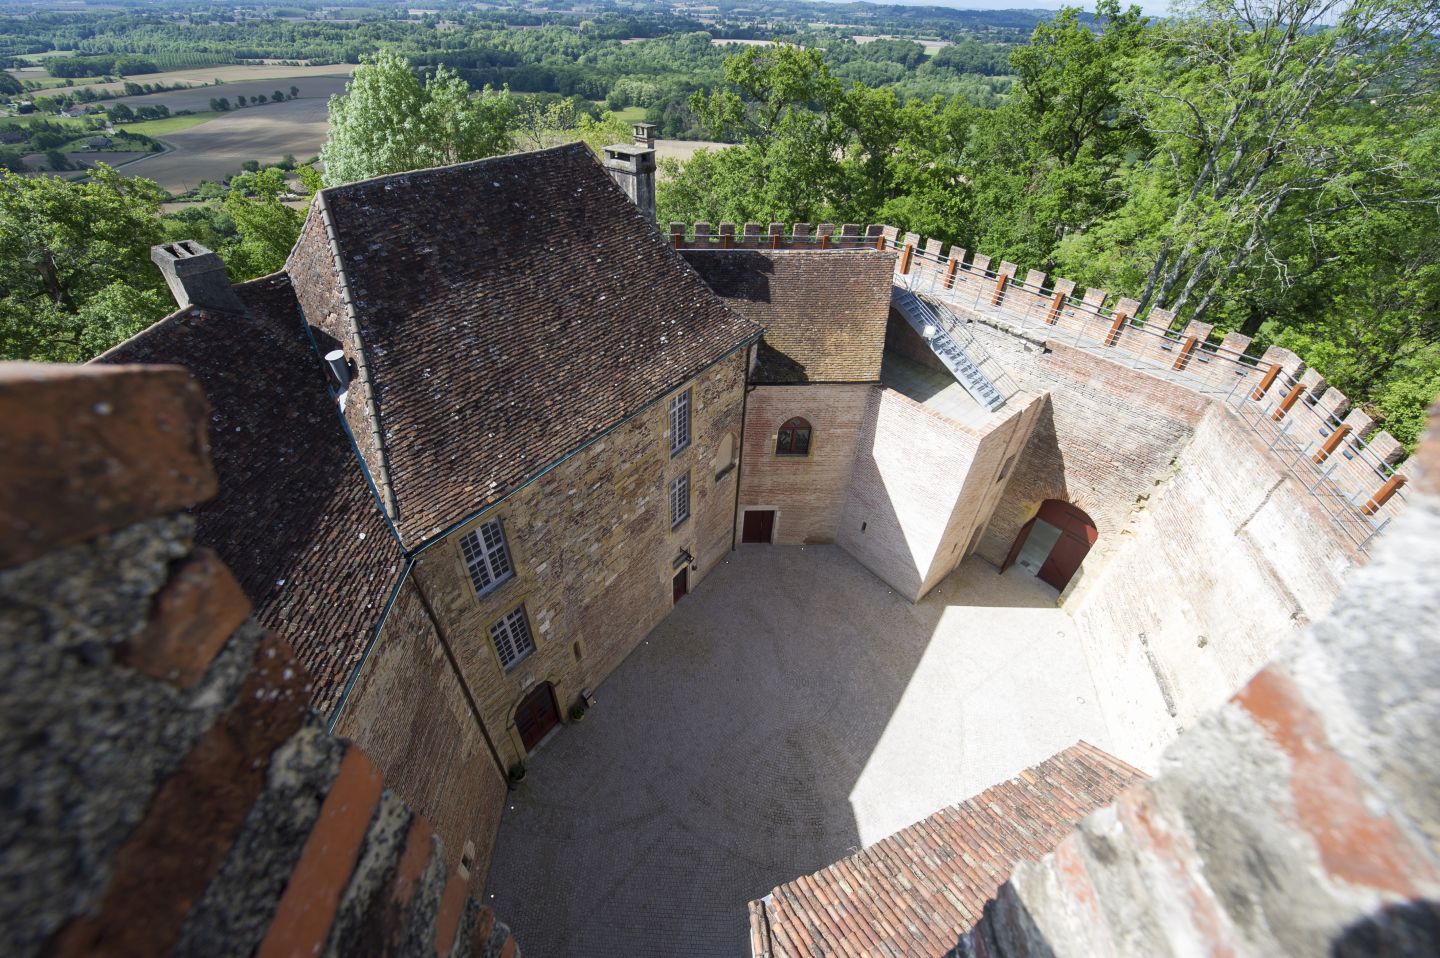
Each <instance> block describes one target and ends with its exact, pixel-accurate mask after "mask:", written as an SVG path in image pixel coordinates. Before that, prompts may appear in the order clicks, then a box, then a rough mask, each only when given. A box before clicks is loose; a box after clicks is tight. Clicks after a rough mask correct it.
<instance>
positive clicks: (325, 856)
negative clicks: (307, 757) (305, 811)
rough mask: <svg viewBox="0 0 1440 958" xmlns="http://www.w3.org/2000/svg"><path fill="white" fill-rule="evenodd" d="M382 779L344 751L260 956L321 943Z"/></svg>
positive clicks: (311, 949)
mask: <svg viewBox="0 0 1440 958" xmlns="http://www.w3.org/2000/svg"><path fill="white" fill-rule="evenodd" d="M383 784H384V782H383V779H382V778H381V776H380V773H379V772H378V771H376V770H375V767H374V766H373V765H372V764H371V763H370V760H369V759H368V758H366V757H365V753H363V752H361V751H360V750H359V749H357V748H351V749H350V750H349V751H347V752H346V753H345V758H344V759H343V760H342V761H341V763H340V772H339V774H338V775H336V777H335V781H334V782H333V783H332V784H331V786H330V791H329V794H327V795H326V796H325V803H324V804H323V805H322V806H321V809H320V818H319V820H317V821H316V822H315V827H314V829H313V830H312V831H311V833H310V837H309V838H308V839H307V840H306V842H305V847H304V850H303V851H302V852H301V854H300V860H299V861H298V862H297V863H296V865H295V869H294V871H293V872H291V875H290V882H289V884H288V885H287V886H286V888H285V893H284V895H282V896H281V898H280V904H279V905H278V906H277V907H276V909H275V915H274V918H273V919H272V920H271V922H270V927H269V929H268V930H267V931H266V933H265V938H264V940H263V941H262V942H261V943H260V948H259V952H258V954H259V956H260V958H281V956H289V955H310V954H315V953H317V952H318V951H319V949H320V947H321V946H322V945H323V944H324V943H325V939H326V937H327V936H328V935H329V933H330V925H331V922H332V921H333V920H334V917H335V910H336V908H337V907H338V906H339V904H340V895H341V893H342V892H343V891H344V889H345V886H346V884H347V883H348V882H349V880H350V873H351V871H352V870H353V869H354V867H355V861H356V859H357V857H358V856H359V854H360V846H361V843H362V842H363V841H364V838H365V832H366V829H367V828H369V825H370V819H371V817H372V816H373V815H374V813H375V806H376V803H377V802H378V801H379V799H380V790H381V788H382V787H383Z"/></svg>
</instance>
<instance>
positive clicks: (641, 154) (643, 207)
mask: <svg viewBox="0 0 1440 958" xmlns="http://www.w3.org/2000/svg"><path fill="white" fill-rule="evenodd" d="M631 129H632V130H633V132H634V134H635V142H634V143H633V144H632V143H617V144H615V145H614V146H607V147H605V171H606V172H607V173H609V174H610V177H611V179H613V180H614V181H615V182H616V183H618V184H620V188H621V189H622V190H624V191H625V195H626V196H628V197H630V201H631V202H632V203H634V204H635V205H636V206H638V207H639V208H640V212H641V213H644V214H645V217H646V219H649V220H654V219H655V124H653V123H636V124H635V125H634V126H633V127H632V128H631Z"/></svg>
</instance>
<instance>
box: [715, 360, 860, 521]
mask: <svg viewBox="0 0 1440 958" xmlns="http://www.w3.org/2000/svg"><path fill="white" fill-rule="evenodd" d="M874 392H875V387H874V386H870V385H866V384H830V385H814V386H756V387H754V388H752V389H751V390H750V393H749V395H748V396H747V397H746V401H745V449H744V455H743V456H742V465H741V470H740V471H741V476H740V509H741V514H742V518H741V519H740V521H741V522H742V523H743V521H744V519H743V513H744V510H745V509H747V508H753V509H774V510H775V513H776V514H775V539H774V541H775V543H776V544H777V545H801V544H803V543H807V542H833V541H835V535H836V532H837V531H838V528H839V523H840V515H841V513H842V512H843V510H844V508H845V497H846V490H847V489H848V488H849V485H850V472H851V469H852V468H853V466H854V463H855V454H856V445H857V443H858V442H859V440H860V432H861V427H862V423H863V420H864V417H865V415H866V408H867V405H868V404H869V402H870V400H871V397H872V395H873V394H874ZM796 416H799V417H801V418H803V419H805V420H807V421H809V423H810V426H811V429H812V430H813V432H812V433H811V439H810V454H809V455H808V456H777V455H776V454H775V440H776V438H777V436H778V434H779V432H780V427H781V426H782V425H784V424H785V423H786V422H787V421H789V420H790V419H792V418H794V417H796Z"/></svg>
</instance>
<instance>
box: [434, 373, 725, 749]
mask: <svg viewBox="0 0 1440 958" xmlns="http://www.w3.org/2000/svg"><path fill="white" fill-rule="evenodd" d="M745 365H746V357H745V355H744V354H743V353H736V354H734V355H732V356H730V357H729V358H728V359H726V360H724V361H722V362H721V363H719V364H717V365H715V366H713V367H711V368H710V369H709V370H707V371H706V372H704V373H702V374H701V375H700V376H698V377H697V378H696V379H695V380H692V381H691V383H690V384H688V386H687V387H686V388H691V389H692V390H693V392H692V398H691V409H692V429H691V443H690V446H689V447H688V448H686V449H685V450H683V451H682V452H680V453H679V454H678V455H676V456H674V457H671V456H670V452H669V449H670V444H669V433H668V408H669V404H668V398H669V397H664V398H662V399H661V400H660V401H658V402H656V403H654V404H652V405H650V406H648V407H646V408H645V409H644V410H642V411H641V412H640V413H639V414H637V415H636V416H635V417H633V418H632V419H630V420H628V421H627V422H625V423H623V424H621V425H620V426H618V427H616V428H615V429H614V430H612V431H611V432H609V433H607V434H605V435H603V436H602V437H600V438H599V439H598V440H597V441H595V442H594V443H592V444H591V445H589V446H586V447H585V448H583V449H581V450H580V451H578V452H577V453H575V454H574V455H573V456H571V457H570V458H569V459H566V460H564V461H562V462H561V463H559V464H558V465H557V466H556V467H555V468H553V469H551V470H550V471H549V472H547V473H545V474H544V475H542V476H540V477H539V478H538V479H536V480H535V481H534V482H531V483H530V484H529V485H526V486H524V487H522V488H520V489H518V490H516V491H515V492H514V493H512V494H511V495H510V496H509V497H507V498H506V499H505V500H503V501H502V502H500V503H499V504H498V505H497V506H496V507H495V508H493V509H491V510H488V511H487V512H486V513H484V514H483V515H481V516H479V517H477V518H476V519H475V520H474V521H473V522H472V523H471V524H469V525H467V526H466V527H463V528H461V529H458V530H456V532H455V533H453V534H452V535H450V536H449V537H448V538H446V539H445V540H444V541H443V542H440V543H438V544H436V545H435V546H433V547H432V548H429V549H427V550H426V551H425V552H423V553H422V554H421V555H420V556H419V557H418V558H417V559H416V562H415V566H414V569H413V571H412V575H413V576H414V578H415V581H416V583H417V584H418V586H419V587H420V589H421V590H423V592H424V593H425V595H426V596H428V598H429V600H430V602H431V604H432V607H433V609H434V611H435V614H436V617H437V621H438V623H439V625H440V627H441V629H442V631H443V632H444V633H445V634H446V635H448V636H449V640H450V642H451V643H452V646H453V648H454V651H455V656H456V659H457V661H458V663H459V667H460V674H461V675H462V676H463V678H464V681H465V682H466V684H468V686H469V687H470V689H471V690H472V692H473V694H474V697H475V700H476V702H477V704H478V706H479V709H480V712H481V715H482V716H483V717H484V720H485V727H486V728H487V729H489V730H490V734H491V736H492V738H493V739H494V740H495V745H496V748H497V749H498V750H499V752H500V755H501V758H502V759H503V761H504V763H505V765H506V767H507V768H508V767H510V766H511V765H513V764H514V763H516V762H518V761H520V760H521V759H522V758H523V757H524V754H525V751H524V747H523V745H522V743H521V741H520V737H519V734H518V732H517V731H516V728H515V722H514V712H515V708H516V706H517V705H518V704H519V703H520V700H521V699H522V698H523V697H524V695H525V694H526V692H528V691H529V690H531V689H532V688H534V687H536V686H537V685H539V684H540V683H543V682H550V683H551V684H552V685H553V686H554V690H555V696H556V699H557V702H558V704H559V707H560V710H561V714H562V716H563V715H565V714H566V713H567V712H568V710H569V708H570V706H571V705H573V704H574V703H575V702H576V701H577V700H578V698H579V696H580V694H581V692H582V690H585V689H595V688H596V687H597V686H598V685H599V684H600V682H601V681H602V680H604V678H605V677H606V676H607V675H609V674H610V672H611V671H612V670H614V668H615V667H616V666H617V665H619V664H620V662H621V661H622V660H623V659H624V658H625V656H626V655H628V654H629V653H630V651H631V649H633V648H634V647H635V645H636V643H638V642H639V641H640V640H641V639H642V638H644V636H645V635H646V634H647V633H648V632H649V631H650V630H651V629H652V628H653V627H654V626H655V625H656V623H658V622H659V621H660V620H661V619H662V618H663V617H664V616H665V615H666V613H668V611H669V610H670V608H671V606H672V596H671V580H672V578H673V577H674V575H675V572H676V570H677V561H679V560H681V558H682V554H684V553H688V554H689V555H690V556H691V557H693V558H694V560H695V561H694V563H693V564H691V571H690V588H691V589H693V588H695V587H696V586H697V585H699V584H700V583H701V582H702V581H703V579H704V577H705V575H706V574H707V573H708V572H709V570H710V569H711V568H713V567H714V566H715V565H716V564H717V563H718V562H719V561H720V560H721V558H722V557H723V555H724V552H725V551H726V550H728V549H729V546H730V530H731V528H732V516H733V515H734V512H733V510H734V505H735V498H734V497H735V483H736V470H733V469H732V470H728V471H725V472H724V473H723V474H721V475H720V476H719V478H717V477H716V473H717V471H718V470H717V469H716V467H715V457H716V454H717V450H718V449H719V448H720V446H721V442H722V438H723V437H724V435H725V434H727V433H732V434H734V435H736V436H738V435H739V432H740V420H741V404H742V401H743V390H744V375H745ZM687 470H688V471H689V473H690V508H691V517H690V519H689V520H687V521H686V522H684V523H682V524H681V525H680V526H679V527H678V528H675V529H672V528H671V525H670V502H669V486H670V482H671V480H672V479H673V478H674V477H676V476H678V475H680V474H681V473H683V472H685V471H687ZM497 517H498V518H499V519H500V520H501V521H502V523H503V526H504V530H505V535H506V539H507V542H508V545H509V549H510V555H511V559H512V561H513V563H514V566H515V576H514V577H513V578H512V579H510V580H508V581H507V582H505V583H504V584H502V585H500V586H499V587H498V588H496V589H494V590H492V591H491V592H489V593H487V594H486V595H485V596H483V597H482V598H478V599H477V597H476V594H475V590H474V588H473V586H472V585H471V582H470V578H469V575H468V573H467V571H466V567H465V564H464V560H463V556H462V554H461V551H460V544H459V543H460V538H461V536H462V535H463V534H464V533H465V532H467V531H468V530H469V529H470V528H474V527H475V526H476V525H479V524H481V523H483V522H488V521H490V520H491V519H494V518H497ZM681 564H682V565H683V564H684V563H683V562H681ZM521 605H523V606H524V608H525V612H526V616H527V617H528V619H529V622H530V629H531V633H532V635H533V637H534V640H535V652H534V653H533V654H531V655H530V656H529V657H528V658H526V659H524V660H523V661H521V662H520V663H519V664H518V665H517V666H516V667H515V668H513V669H512V670H511V671H510V672H508V673H507V672H505V671H503V670H502V669H501V666H500V662H499V658H498V657H497V655H496V653H495V650H494V646H493V645H492V643H491V639H490V635H489V629H490V626H491V624H493V623H494V622H496V621H497V620H498V619H499V618H500V617H501V616H502V615H505V614H507V613H509V612H510V611H511V610H513V609H516V608H518V607H520V606H521ZM601 707H603V703H602V705H601Z"/></svg>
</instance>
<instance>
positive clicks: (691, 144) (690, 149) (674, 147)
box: [655, 140, 730, 161]
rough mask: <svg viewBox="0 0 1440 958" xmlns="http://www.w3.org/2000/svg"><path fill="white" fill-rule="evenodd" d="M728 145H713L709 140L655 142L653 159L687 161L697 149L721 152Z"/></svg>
mask: <svg viewBox="0 0 1440 958" xmlns="http://www.w3.org/2000/svg"><path fill="white" fill-rule="evenodd" d="M729 145H730V144H729V143H715V142H712V141H710V140H656V141H655V157H656V159H661V160H663V159H665V158H666V157H674V158H675V159H677V160H681V161H684V160H688V159H690V157H692V156H694V155H695V151H696V150H699V149H702V148H704V149H711V150H723V149H725V148H726V147H727V146H729Z"/></svg>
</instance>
